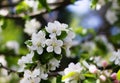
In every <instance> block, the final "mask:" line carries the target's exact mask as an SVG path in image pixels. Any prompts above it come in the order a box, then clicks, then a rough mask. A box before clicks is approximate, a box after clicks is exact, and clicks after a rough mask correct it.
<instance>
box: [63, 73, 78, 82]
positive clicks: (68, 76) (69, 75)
mask: <svg viewBox="0 0 120 83" xmlns="http://www.w3.org/2000/svg"><path fill="white" fill-rule="evenodd" d="M75 74H76V72H70V73H68V74H67V75H65V76H63V77H62V80H63V81H64V80H65V79H67V78H70V77H72V76H74V75H75Z"/></svg>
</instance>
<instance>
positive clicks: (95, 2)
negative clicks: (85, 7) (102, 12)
mask: <svg viewBox="0 0 120 83" xmlns="http://www.w3.org/2000/svg"><path fill="white" fill-rule="evenodd" d="M97 2H98V0H92V1H91V8H93V9H95V8H96V4H97Z"/></svg>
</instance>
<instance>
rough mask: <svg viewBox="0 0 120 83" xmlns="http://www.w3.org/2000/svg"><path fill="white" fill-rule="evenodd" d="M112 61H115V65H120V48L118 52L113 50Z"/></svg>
mask: <svg viewBox="0 0 120 83" xmlns="http://www.w3.org/2000/svg"><path fill="white" fill-rule="evenodd" d="M110 61H111V62H115V65H120V49H118V51H117V52H113V54H112V56H111V57H110Z"/></svg>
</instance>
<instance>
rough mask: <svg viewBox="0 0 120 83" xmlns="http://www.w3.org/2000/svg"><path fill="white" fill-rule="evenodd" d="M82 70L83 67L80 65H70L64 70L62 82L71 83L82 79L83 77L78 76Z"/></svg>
mask: <svg viewBox="0 0 120 83" xmlns="http://www.w3.org/2000/svg"><path fill="white" fill-rule="evenodd" d="M82 70H83V67H82V66H81V64H80V63H76V64H74V63H70V64H69V66H68V68H65V70H64V76H63V78H62V81H63V82H65V83H71V82H70V81H72V80H73V81H74V80H80V79H84V77H83V76H82V75H81V74H80V73H81V71H82Z"/></svg>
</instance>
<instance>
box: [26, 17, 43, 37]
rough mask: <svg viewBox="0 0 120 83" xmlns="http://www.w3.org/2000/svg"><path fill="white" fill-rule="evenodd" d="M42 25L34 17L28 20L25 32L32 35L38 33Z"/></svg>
mask: <svg viewBox="0 0 120 83" xmlns="http://www.w3.org/2000/svg"><path fill="white" fill-rule="evenodd" d="M40 27H41V24H40V23H39V22H38V21H37V20H36V19H35V18H33V19H31V20H27V21H26V23H25V28H24V32H25V33H27V34H28V35H30V36H31V35H32V34H33V33H36V32H37V30H38V29H40Z"/></svg>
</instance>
